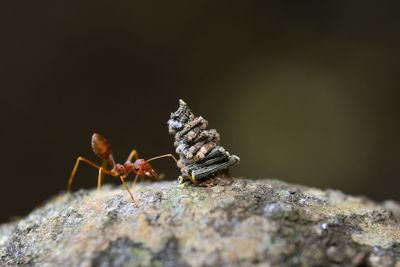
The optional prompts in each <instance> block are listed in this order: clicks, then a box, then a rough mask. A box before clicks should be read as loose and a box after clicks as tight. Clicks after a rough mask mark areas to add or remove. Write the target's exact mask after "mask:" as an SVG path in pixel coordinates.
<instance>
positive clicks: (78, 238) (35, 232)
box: [0, 179, 400, 267]
mask: <svg viewBox="0 0 400 267" xmlns="http://www.w3.org/2000/svg"><path fill="white" fill-rule="evenodd" d="M135 198H136V200H137V202H138V204H139V208H135V207H134V206H133V205H132V202H130V199H129V196H128V195H127V193H126V191H124V190H123V188H122V187H121V188H120V187H118V188H113V187H111V186H105V187H103V188H102V190H101V191H100V192H97V191H96V190H89V191H84V190H80V191H78V192H76V193H73V194H71V195H67V196H62V195H60V196H58V197H55V198H53V199H52V200H50V201H48V203H46V204H44V205H43V206H41V207H38V208H37V209H36V210H34V211H33V212H32V213H31V214H29V215H28V216H27V217H26V218H23V219H20V220H18V221H15V222H11V223H7V224H3V225H1V226H0V265H1V266H7V265H25V266H26V265H27V266H395V267H399V266H400V226H399V221H400V206H399V205H398V204H397V203H395V202H393V201H386V202H384V203H382V204H377V203H375V202H372V201H370V200H368V199H366V198H363V197H353V196H347V195H344V194H343V193H341V192H339V191H333V190H326V191H322V190H319V189H315V188H309V187H304V186H298V185H291V184H287V183H284V182H280V181H277V180H257V181H253V180H243V179H236V180H234V181H233V183H231V184H230V185H225V186H220V185H218V186H214V187H210V188H203V187H194V186H190V185H183V186H180V187H178V186H177V183H176V182H160V183H152V184H141V185H140V187H139V191H138V192H137V193H135Z"/></svg>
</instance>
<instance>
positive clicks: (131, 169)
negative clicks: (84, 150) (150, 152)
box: [67, 133, 178, 204]
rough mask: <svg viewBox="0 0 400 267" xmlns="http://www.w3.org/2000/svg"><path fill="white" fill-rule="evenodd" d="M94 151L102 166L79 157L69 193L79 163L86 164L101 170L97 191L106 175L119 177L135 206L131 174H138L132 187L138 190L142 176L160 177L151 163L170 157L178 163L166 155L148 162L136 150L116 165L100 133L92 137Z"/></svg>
mask: <svg viewBox="0 0 400 267" xmlns="http://www.w3.org/2000/svg"><path fill="white" fill-rule="evenodd" d="M92 149H93V152H94V153H95V154H96V156H98V157H99V158H101V159H102V160H103V163H102V165H101V166H100V165H97V164H96V163H94V162H92V161H90V160H88V159H86V158H83V157H78V159H77V160H76V163H75V166H74V168H73V169H72V173H71V175H70V177H69V179H68V185H67V193H68V192H70V191H71V186H72V183H73V181H74V177H75V174H76V171H77V169H78V166H79V163H81V162H84V163H86V164H88V165H90V166H92V167H94V168H96V169H98V170H99V174H98V178H97V190H100V188H101V183H102V179H103V175H104V174H108V175H111V176H114V177H119V178H120V179H121V182H122V183H123V185H124V187H125V189H126V190H127V191H128V193H129V195H130V197H131V199H132V202H133V203H134V204H135V199H134V198H133V195H132V192H131V190H130V189H129V186H128V184H127V183H126V181H125V180H126V178H127V177H128V175H129V174H130V173H134V174H136V176H135V179H134V180H133V184H132V186H133V187H134V189H135V190H136V187H137V182H138V179H139V177H140V176H145V177H150V178H158V177H159V176H158V174H157V172H156V171H155V170H154V169H153V168H152V167H151V165H150V164H149V162H150V161H153V160H156V159H160V158H166V157H170V158H172V159H173V160H174V161H175V163H177V162H178V161H177V159H176V158H175V157H174V155H172V154H164V155H160V156H157V157H153V158H150V159H148V160H144V159H140V158H139V156H138V153H137V152H136V150H135V149H133V150H132V151H131V153H130V154H129V157H128V159H127V160H126V161H125V163H124V164H119V163H116V162H115V160H114V157H113V153H112V151H111V147H110V145H109V143H108V142H107V140H106V139H105V138H104V137H103V136H101V135H100V134H98V133H94V134H93V136H92ZM108 164H109V165H111V167H112V168H111V169H108V168H107V165H108Z"/></svg>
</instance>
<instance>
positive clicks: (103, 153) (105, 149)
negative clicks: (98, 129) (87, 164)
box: [92, 133, 112, 160]
mask: <svg viewBox="0 0 400 267" xmlns="http://www.w3.org/2000/svg"><path fill="white" fill-rule="evenodd" d="M92 149H93V152H94V153H95V154H96V156H98V157H99V158H101V159H104V160H109V159H110V156H111V154H112V152H111V147H110V144H109V143H108V142H107V140H106V139H105V138H104V137H103V136H101V135H100V134H98V133H94V134H93V136H92Z"/></svg>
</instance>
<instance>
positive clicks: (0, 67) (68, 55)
mask: <svg viewBox="0 0 400 267" xmlns="http://www.w3.org/2000/svg"><path fill="white" fill-rule="evenodd" d="M393 3H395V1H392V2H389V1H379V2H375V1H373V2H371V3H368V2H367V1H359V2H358V1H308V2H307V1H306V2H303V1H242V2H240V3H238V2H235V1H230V2H219V1H159V2H154V1H15V0H12V1H11V0H3V1H1V3H0V34H1V37H0V38H1V39H0V90H1V99H0V119H1V131H0V134H1V139H0V142H1V143H0V145H1V149H2V153H1V162H2V172H1V185H0V188H1V189H0V221H7V220H9V219H10V218H12V217H13V216H19V215H24V214H26V213H28V212H29V211H30V210H31V209H32V208H33V207H34V206H37V205H39V204H40V203H42V202H43V201H44V200H46V199H48V198H49V197H51V196H52V195H55V194H57V193H59V192H60V191H62V190H65V187H66V182H67V177H68V176H69V174H70V171H71V169H72V167H73V164H74V162H75V159H76V157H77V156H79V155H82V156H85V157H87V158H89V159H92V160H96V161H97V158H96V157H95V156H94V155H93V154H92V151H91V148H90V137H91V134H92V133H93V132H95V131H97V132H100V133H102V134H103V135H105V136H106V137H107V139H108V140H109V141H110V143H111V145H112V147H113V150H114V155H115V158H116V159H117V160H119V161H123V160H125V157H126V156H127V155H128V153H129V152H130V150H131V149H132V148H137V149H138V150H139V152H140V156H142V157H144V158H148V157H151V156H155V155H158V154H162V153H168V152H171V151H173V150H174V148H173V145H172V144H173V137H172V136H169V135H168V131H167V126H166V121H167V119H168V118H169V114H170V112H172V111H174V110H175V109H176V108H177V106H178V102H177V101H178V99H179V98H183V99H184V100H185V101H186V102H188V104H189V106H190V107H191V108H192V110H193V111H194V112H195V114H197V115H202V116H204V117H205V118H206V119H208V121H209V122H210V126H211V127H214V128H217V129H218V131H219V132H220V134H221V136H222V144H223V145H224V146H225V147H226V148H227V149H228V150H229V151H230V152H231V153H234V154H237V155H239V156H240V157H241V160H242V161H241V163H240V164H239V165H238V166H236V167H234V168H233V170H232V172H233V173H234V174H235V176H244V177H247V178H252V179H257V178H262V177H275V178H278V179H282V180H285V181H288V182H294V183H300V184H305V185H310V186H315V187H320V188H328V187H329V188H335V189H340V190H343V191H344V192H346V193H350V194H362V195H367V196H368V197H370V198H372V199H375V200H378V201H380V200H384V199H389V198H390V199H397V200H399V199H400V193H399V189H400V179H399V176H400V168H399V163H400V162H399V159H400V157H399V155H400V143H399V136H400V125H399V93H398V91H399V81H400V75H399V70H400V66H399V65H400V64H399V62H400V61H399V60H400V53H399V52H400V35H399V33H400V30H399V29H400V28H399V27H400V19H399V18H400V16H399V15H398V13H399V5H395V4H393ZM154 167H155V168H156V169H157V170H158V171H159V172H164V173H165V174H166V176H167V177H168V178H169V179H176V177H177V175H178V173H179V171H178V169H177V168H175V167H174V164H173V163H172V162H170V161H169V160H165V161H160V162H157V163H155V164H154ZM106 181H107V182H110V183H111V182H114V183H115V184H118V180H117V179H115V178H113V177H109V178H107V179H106ZM96 182H97V171H96V170H94V169H91V168H90V167H87V166H84V165H82V166H81V168H80V169H79V170H78V174H77V177H76V182H75V184H74V189H75V190H76V189H78V188H93V187H95V186H96Z"/></svg>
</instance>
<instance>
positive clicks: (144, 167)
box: [133, 159, 158, 177]
mask: <svg viewBox="0 0 400 267" xmlns="http://www.w3.org/2000/svg"><path fill="white" fill-rule="evenodd" d="M133 166H134V170H135V172H136V173H139V174H140V175H145V176H148V177H157V175H158V174H157V172H156V171H155V170H154V169H153V168H152V167H151V166H150V164H149V163H147V162H146V161H145V160H144V159H137V160H136V161H135V162H134V163H133Z"/></svg>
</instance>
